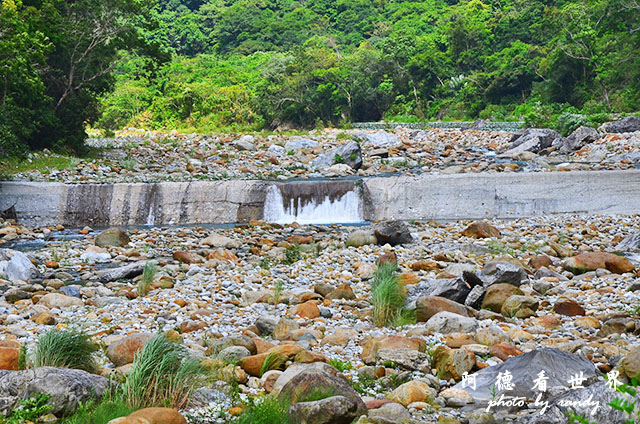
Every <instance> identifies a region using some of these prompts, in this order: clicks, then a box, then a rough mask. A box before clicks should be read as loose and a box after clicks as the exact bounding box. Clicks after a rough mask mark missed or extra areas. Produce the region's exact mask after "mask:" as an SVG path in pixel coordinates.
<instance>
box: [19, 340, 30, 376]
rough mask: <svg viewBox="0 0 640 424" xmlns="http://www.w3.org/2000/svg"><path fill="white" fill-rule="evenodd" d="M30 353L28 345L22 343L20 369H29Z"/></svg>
mask: <svg viewBox="0 0 640 424" xmlns="http://www.w3.org/2000/svg"><path fill="white" fill-rule="evenodd" d="M28 359H29V358H28V354H27V346H26V345H24V344H23V345H22V346H20V356H19V357H18V369H19V370H25V369H27V361H28Z"/></svg>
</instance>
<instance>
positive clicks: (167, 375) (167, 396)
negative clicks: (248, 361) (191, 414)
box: [123, 335, 205, 409]
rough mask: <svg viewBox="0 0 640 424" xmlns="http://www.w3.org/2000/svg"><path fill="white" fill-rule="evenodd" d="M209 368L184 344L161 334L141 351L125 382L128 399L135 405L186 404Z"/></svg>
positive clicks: (140, 406) (181, 405)
mask: <svg viewBox="0 0 640 424" xmlns="http://www.w3.org/2000/svg"><path fill="white" fill-rule="evenodd" d="M204 373H205V368H204V367H203V366H202V365H201V364H200V361H199V360H197V359H196V358H193V357H190V356H189V355H188V353H187V350H186V348H185V347H184V346H182V345H180V344H178V343H173V342H170V341H169V340H167V338H166V337H165V336H163V335H157V336H155V337H154V338H152V339H151V340H149V341H148V342H147V343H146V344H145V345H144V347H143V348H142V350H141V351H139V352H138V353H137V354H136V356H135V359H134V360H133V364H132V365H131V370H130V371H129V374H127V378H126V381H125V383H124V385H123V391H124V400H125V401H126V402H127V404H128V405H129V406H130V407H132V408H135V409H140V408H146V407H152V406H171V407H173V408H176V409H181V408H183V407H185V406H186V405H187V404H188V402H189V397H190V396H191V393H192V392H193V390H194V389H195V388H196V385H197V384H198V383H199V382H200V380H201V377H202V376H203V375H204Z"/></svg>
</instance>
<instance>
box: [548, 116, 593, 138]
mask: <svg viewBox="0 0 640 424" xmlns="http://www.w3.org/2000/svg"><path fill="white" fill-rule="evenodd" d="M582 126H591V121H589V119H588V118H587V117H586V116H584V115H582V114H579V113H571V112H563V113H562V114H560V116H558V124H557V125H556V130H558V132H559V133H560V134H562V135H563V136H565V137H566V136H568V135H569V134H571V133H572V132H573V131H575V130H576V129H577V128H578V127H582Z"/></svg>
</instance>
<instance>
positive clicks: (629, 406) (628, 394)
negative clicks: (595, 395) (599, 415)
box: [608, 377, 640, 424]
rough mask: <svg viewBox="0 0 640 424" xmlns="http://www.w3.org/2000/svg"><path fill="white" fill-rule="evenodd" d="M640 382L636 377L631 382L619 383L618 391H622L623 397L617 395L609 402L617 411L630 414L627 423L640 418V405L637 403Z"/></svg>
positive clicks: (634, 421)
mask: <svg viewBox="0 0 640 424" xmlns="http://www.w3.org/2000/svg"><path fill="white" fill-rule="evenodd" d="M639 383H640V379H638V378H637V377H634V378H632V379H631V381H630V382H629V384H620V385H618V386H617V387H616V391H617V392H618V393H621V394H622V395H623V397H617V398H615V399H613V400H612V401H611V402H609V404H608V405H609V406H611V407H612V408H613V409H615V410H616V411H620V412H623V413H625V414H627V415H628V416H629V419H628V420H627V421H625V424H634V423H637V422H638V420H639V419H640V405H637V403H636V399H635V398H636V393H637V387H638V385H639Z"/></svg>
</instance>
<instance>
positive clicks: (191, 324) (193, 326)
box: [180, 319, 207, 334]
mask: <svg viewBox="0 0 640 424" xmlns="http://www.w3.org/2000/svg"><path fill="white" fill-rule="evenodd" d="M203 328H207V323H206V322H204V321H194V320H192V319H190V320H188V321H182V322H181V323H180V332H181V333H182V334H186V333H193V332H194V331H198V330H202V329H203Z"/></svg>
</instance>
